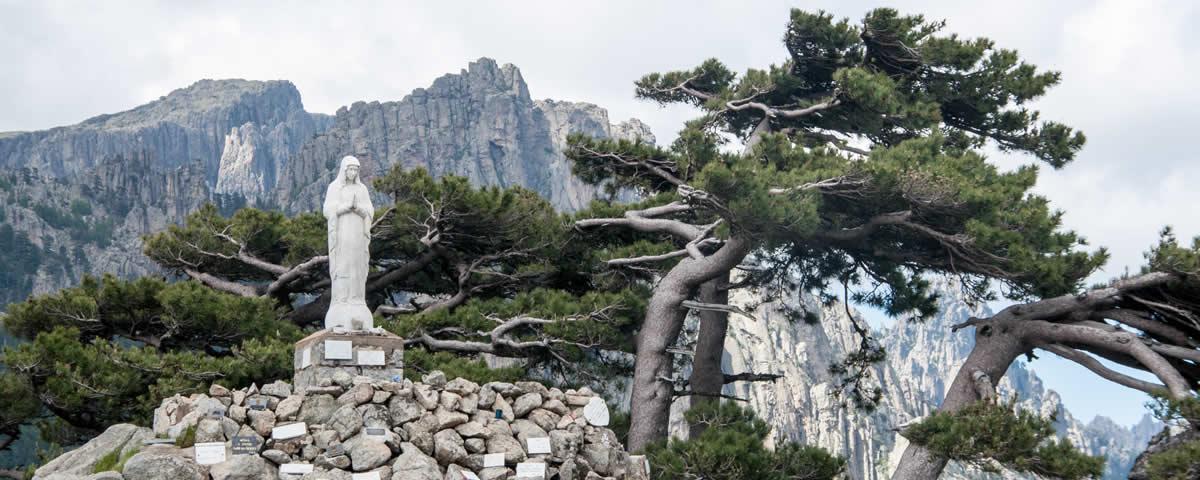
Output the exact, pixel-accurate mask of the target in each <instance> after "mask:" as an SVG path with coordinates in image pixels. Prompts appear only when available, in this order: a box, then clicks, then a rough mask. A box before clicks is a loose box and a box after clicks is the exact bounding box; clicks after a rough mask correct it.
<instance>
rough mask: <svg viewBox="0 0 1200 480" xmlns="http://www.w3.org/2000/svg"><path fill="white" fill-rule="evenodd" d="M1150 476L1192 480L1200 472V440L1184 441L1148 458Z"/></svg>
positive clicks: (1172, 479)
mask: <svg viewBox="0 0 1200 480" xmlns="http://www.w3.org/2000/svg"><path fill="white" fill-rule="evenodd" d="M1146 474H1147V475H1148V478H1154V479H1158V480H1191V479H1195V478H1196V475H1197V474H1200V440H1193V441H1190V442H1186V443H1182V444H1180V445H1179V446H1176V447H1174V448H1171V449H1168V450H1164V451H1161V452H1158V453H1155V454H1153V455H1150V456H1149V457H1147V458H1146Z"/></svg>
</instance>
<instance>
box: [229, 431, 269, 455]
mask: <svg viewBox="0 0 1200 480" xmlns="http://www.w3.org/2000/svg"><path fill="white" fill-rule="evenodd" d="M230 443H232V444H233V454H234V455H254V454H256V453H258V450H259V449H260V448H262V439H261V438H258V437H253V436H250V435H237V436H234V437H233V438H232V439H230Z"/></svg>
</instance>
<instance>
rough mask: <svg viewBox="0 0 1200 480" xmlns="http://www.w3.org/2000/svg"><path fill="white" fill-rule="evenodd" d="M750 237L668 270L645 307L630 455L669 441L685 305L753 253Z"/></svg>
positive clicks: (737, 238)
mask: <svg viewBox="0 0 1200 480" xmlns="http://www.w3.org/2000/svg"><path fill="white" fill-rule="evenodd" d="M750 246H751V242H750V240H749V239H747V238H743V237H740V236H736V235H735V236H733V237H731V238H730V239H729V240H728V241H726V242H725V245H724V246H722V247H721V249H720V250H717V251H716V252H715V253H713V254H712V255H710V256H708V257H704V258H700V259H696V258H686V259H684V260H682V261H680V262H679V263H678V264H676V265H675V267H674V268H672V269H671V271H669V272H667V274H666V275H665V276H663V278H662V280H661V281H659V283H658V286H657V287H656V288H655V289H654V294H653V295H651V297H650V303H649V304H648V305H647V306H646V319H645V321H644V322H643V323H642V329H641V331H640V332H639V333H638V337H637V360H636V361H635V363H634V370H633V395H632V398H631V400H630V403H631V408H630V419H629V424H630V427H629V445H628V448H629V451H630V452H640V451H642V450H643V449H645V448H646V445H649V444H650V443H652V442H654V441H657V440H662V439H665V438H666V437H667V425H668V423H669V421H670V414H671V400H672V394H673V385H672V383H671V378H672V377H671V375H672V369H671V355H670V354H669V353H667V348H668V347H670V346H671V345H672V344H673V343H675V340H676V338H678V337H679V331H680V330H681V329H682V328H683V321H684V319H685V318H686V317H687V309H685V308H684V307H683V306H682V305H681V304H682V303H683V301H684V300H687V299H688V298H689V297H690V296H691V295H692V293H693V291H694V290H695V289H696V288H697V287H699V286H700V284H702V283H704V282H707V281H709V280H712V279H714V278H717V277H718V276H720V275H725V274H728V272H729V270H731V269H732V268H733V267H735V266H737V264H738V263H739V262H741V261H742V259H743V258H745V257H746V254H748V253H749V252H750Z"/></svg>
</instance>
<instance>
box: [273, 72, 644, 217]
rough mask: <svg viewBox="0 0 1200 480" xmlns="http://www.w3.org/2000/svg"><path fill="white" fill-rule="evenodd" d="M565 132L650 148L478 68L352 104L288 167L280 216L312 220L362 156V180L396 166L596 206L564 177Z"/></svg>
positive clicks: (564, 204)
mask: <svg viewBox="0 0 1200 480" xmlns="http://www.w3.org/2000/svg"><path fill="white" fill-rule="evenodd" d="M568 132H584V133H588V134H593V135H599V136H605V137H607V136H614V135H632V136H641V137H642V138H643V139H644V140H646V141H651V142H652V141H653V137H652V136H651V135H650V134H649V129H648V128H645V125H644V124H642V123H641V122H638V121H636V120H631V121H629V122H626V123H623V124H618V125H616V126H613V125H611V124H610V123H609V120H608V115H607V113H606V112H605V111H604V109H602V108H600V107H597V106H595V105H591V104H586V103H573V102H557V101H549V100H547V101H534V100H533V99H532V98H531V97H530V94H529V88H528V86H527V85H526V84H525V79H524V78H523V77H522V76H521V72H520V70H518V69H517V68H516V67H515V66H513V65H503V66H500V65H498V64H497V63H496V62H495V61H494V60H492V59H489V58H481V59H479V60H477V61H475V62H471V63H470V65H469V66H468V67H467V68H466V69H464V70H463V71H461V72H460V73H458V74H451V75H445V76H443V77H441V78H438V79H437V80H435V81H434V82H433V84H432V85H431V86H430V87H429V88H419V89H416V90H414V91H413V92H412V93H411V94H409V95H408V96H406V97H404V98H403V99H401V100H399V101H394V102H369V103H368V102H357V103H355V104H353V105H350V106H349V107H343V108H341V109H339V110H338V112H337V115H336V118H335V120H334V125H333V127H331V128H330V129H329V130H328V131H326V132H325V133H323V134H320V135H318V136H317V137H316V138H314V139H312V140H311V141H310V142H308V143H307V144H305V146H304V148H303V149H302V150H301V151H300V152H299V154H297V155H296V157H295V158H293V159H292V160H291V161H289V162H288V163H287V165H286V167H285V168H284V171H283V173H282V176H281V177H280V180H279V186H278V189H277V192H276V195H277V200H278V204H279V205H281V206H283V207H284V209H285V210H288V211H292V212H297V211H307V210H312V209H314V208H315V207H316V202H318V201H319V199H320V197H321V192H323V191H324V189H325V186H326V185H327V184H328V182H329V181H330V179H332V177H333V175H334V174H335V173H336V168H335V167H334V164H335V162H336V161H337V159H339V158H341V157H342V156H344V155H348V154H354V155H357V156H359V160H361V161H362V163H363V174H364V177H365V178H368V179H369V178H370V177H371V176H374V175H380V174H382V173H383V172H386V171H387V170H388V169H389V168H391V167H392V166H394V165H403V166H404V167H405V168H415V167H424V168H425V169H427V170H429V172H430V173H431V174H433V175H435V176H440V175H446V174H454V175H460V176H464V177H467V178H469V179H470V180H471V181H472V183H474V184H476V185H498V186H502V187H508V186H523V187H525V188H529V189H531V190H534V191H537V192H538V193H541V194H542V195H543V196H545V197H546V198H547V199H549V200H550V201H551V203H553V204H554V205H555V206H556V207H558V208H559V209H562V210H576V209H579V208H581V207H583V206H586V205H587V203H588V202H590V201H591V200H592V199H593V198H595V197H596V195H597V191H596V189H595V188H594V187H591V186H588V185H585V184H584V183H583V182H581V181H579V180H578V179H576V178H574V176H572V175H571V174H570V165H569V163H568V161H567V160H566V159H565V158H564V157H563V155H562V147H563V144H564V142H565V140H566V135H567V133H568Z"/></svg>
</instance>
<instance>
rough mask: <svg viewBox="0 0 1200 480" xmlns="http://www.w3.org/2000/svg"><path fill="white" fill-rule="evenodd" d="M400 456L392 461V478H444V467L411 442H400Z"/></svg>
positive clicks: (413, 479) (426, 479)
mask: <svg viewBox="0 0 1200 480" xmlns="http://www.w3.org/2000/svg"><path fill="white" fill-rule="evenodd" d="M400 451H401V453H400V456H398V457H396V461H395V462H392V478H391V480H442V467H440V466H438V462H437V460H434V459H433V457H430V456H429V455H426V454H425V453H423V452H422V451H421V449H419V448H417V446H416V445H413V444H411V443H407V442H406V443H402V444H400Z"/></svg>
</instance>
